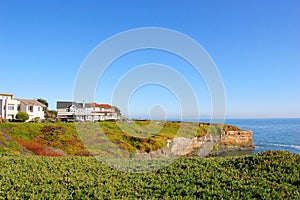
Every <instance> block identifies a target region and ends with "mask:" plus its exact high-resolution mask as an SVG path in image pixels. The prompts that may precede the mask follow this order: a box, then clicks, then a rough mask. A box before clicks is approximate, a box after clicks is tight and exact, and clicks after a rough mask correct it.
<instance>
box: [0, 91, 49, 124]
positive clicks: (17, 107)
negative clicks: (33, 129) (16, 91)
mask: <svg viewBox="0 0 300 200" xmlns="http://www.w3.org/2000/svg"><path fill="white" fill-rule="evenodd" d="M45 107H46V106H45V105H44V104H42V103H41V102H39V101H37V100H29V99H19V98H14V95H13V94H3V93H0V118H3V119H7V120H9V121H13V120H15V119H16V115H17V114H18V112H25V113H27V114H28V115H29V119H28V120H26V121H32V120H34V119H37V118H38V119H40V120H42V119H44V118H45V117H44V116H45V113H44V108H45Z"/></svg>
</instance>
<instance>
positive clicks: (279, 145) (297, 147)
mask: <svg viewBox="0 0 300 200" xmlns="http://www.w3.org/2000/svg"><path fill="white" fill-rule="evenodd" d="M268 146H277V147H286V148H293V149H300V146H299V145H292V144H291V145H289V144H268Z"/></svg>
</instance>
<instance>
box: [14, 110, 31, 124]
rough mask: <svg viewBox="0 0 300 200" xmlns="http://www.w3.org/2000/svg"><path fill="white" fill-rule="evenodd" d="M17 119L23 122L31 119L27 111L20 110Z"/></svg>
mask: <svg viewBox="0 0 300 200" xmlns="http://www.w3.org/2000/svg"><path fill="white" fill-rule="evenodd" d="M16 119H19V120H22V121H23V122H24V121H26V120H28V119H29V115H28V114H27V113H26V112H18V114H17V115H16Z"/></svg>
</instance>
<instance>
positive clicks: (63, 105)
mask: <svg viewBox="0 0 300 200" xmlns="http://www.w3.org/2000/svg"><path fill="white" fill-rule="evenodd" d="M72 105H74V106H76V108H82V105H80V104H79V103H76V102H72V101H58V102H56V108H57V109H60V108H69V107H71V106H72Z"/></svg>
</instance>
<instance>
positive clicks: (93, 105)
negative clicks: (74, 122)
mask: <svg viewBox="0 0 300 200" xmlns="http://www.w3.org/2000/svg"><path fill="white" fill-rule="evenodd" d="M91 106H92V107H100V108H113V106H111V105H109V104H98V103H95V102H93V103H91Z"/></svg>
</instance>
